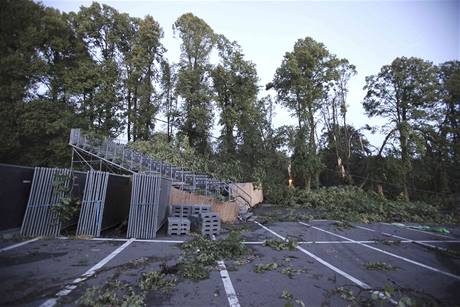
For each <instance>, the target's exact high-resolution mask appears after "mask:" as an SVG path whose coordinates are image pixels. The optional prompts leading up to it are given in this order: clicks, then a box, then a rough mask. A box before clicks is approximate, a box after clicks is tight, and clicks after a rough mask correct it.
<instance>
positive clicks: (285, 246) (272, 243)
mask: <svg viewBox="0 0 460 307" xmlns="http://www.w3.org/2000/svg"><path fill="white" fill-rule="evenodd" d="M264 245H265V246H268V247H271V248H273V249H275V250H278V251H280V250H295V249H296V247H297V241H296V240H290V239H289V240H287V241H281V240H266V241H265V242H264Z"/></svg>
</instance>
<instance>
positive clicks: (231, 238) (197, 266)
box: [177, 232, 252, 280]
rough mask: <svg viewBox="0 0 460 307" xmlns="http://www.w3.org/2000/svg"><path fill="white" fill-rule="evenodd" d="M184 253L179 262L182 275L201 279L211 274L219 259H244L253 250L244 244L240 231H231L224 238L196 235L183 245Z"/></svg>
mask: <svg viewBox="0 0 460 307" xmlns="http://www.w3.org/2000/svg"><path fill="white" fill-rule="evenodd" d="M181 249H182V254H181V258H180V260H179V262H178V264H177V268H178V273H179V275H180V276H182V277H184V278H187V279H192V280H200V279H206V278H208V276H209V271H210V270H211V269H212V268H213V267H215V266H216V265H217V261H219V260H228V259H232V260H236V261H238V260H239V259H242V258H244V257H246V256H248V255H250V254H251V253H252V250H251V249H249V248H248V247H246V246H245V245H244V244H242V238H241V235H240V233H239V232H230V234H229V235H228V237H227V238H226V239H224V240H211V239H209V238H208V237H205V236H201V235H195V237H194V239H193V240H191V241H188V242H185V243H183V244H182V245H181Z"/></svg>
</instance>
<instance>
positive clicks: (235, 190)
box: [69, 129, 252, 206]
mask: <svg viewBox="0 0 460 307" xmlns="http://www.w3.org/2000/svg"><path fill="white" fill-rule="evenodd" d="M69 145H70V146H72V148H73V149H74V150H76V151H77V152H82V153H85V154H87V155H90V156H93V157H96V158H97V159H100V160H101V161H104V162H105V163H107V164H109V165H111V166H114V167H117V168H119V169H122V170H124V171H127V172H130V173H132V174H135V173H151V174H156V175H160V176H162V177H165V178H169V179H171V180H172V186H174V187H177V188H179V189H180V190H183V191H189V192H193V193H201V194H204V195H205V196H212V197H215V198H217V199H222V198H223V199H225V200H235V199H237V198H239V199H241V200H242V201H243V202H244V203H245V204H246V205H249V206H251V205H252V197H251V196H250V195H249V194H248V193H247V192H246V191H244V190H243V189H242V188H241V187H239V186H237V185H236V184H233V183H232V182H226V181H222V180H219V179H217V178H214V177H213V176H210V175H203V174H196V173H195V172H193V171H189V170H186V169H184V168H182V167H178V166H175V165H171V164H169V163H166V162H164V161H158V160H155V159H152V158H150V157H148V156H146V155H144V154H142V153H140V152H138V151H136V150H134V149H132V148H130V147H128V146H126V145H125V144H119V143H116V142H115V141H114V140H113V139H110V138H107V137H104V138H99V137H94V136H90V135H88V134H84V133H82V131H81V130H80V129H72V130H71V132H70V141H69ZM88 165H89V164H88Z"/></svg>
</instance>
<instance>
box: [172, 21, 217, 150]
mask: <svg viewBox="0 0 460 307" xmlns="http://www.w3.org/2000/svg"><path fill="white" fill-rule="evenodd" d="M173 30H174V33H175V34H177V35H178V36H179V37H180V38H181V40H182V44H181V56H180V62H179V71H178V80H177V87H176V91H177V94H178V95H179V96H180V97H182V99H183V100H184V106H183V115H184V117H185V118H184V122H183V123H182V124H181V131H182V133H184V134H186V135H187V136H188V138H189V142H190V145H191V146H192V147H193V148H195V149H197V150H198V152H200V153H209V152H210V150H211V148H210V144H209V131H210V128H211V125H212V106H211V97H212V93H211V90H210V84H209V71H210V69H211V66H210V64H209V55H210V53H211V50H212V49H213V47H214V45H215V41H216V38H215V35H214V32H213V30H212V29H211V27H210V26H209V25H208V24H207V23H206V22H204V20H202V19H200V18H198V17H196V16H194V15H193V14H191V13H186V14H184V15H182V16H181V17H179V18H178V19H177V21H176V22H175V23H174V25H173Z"/></svg>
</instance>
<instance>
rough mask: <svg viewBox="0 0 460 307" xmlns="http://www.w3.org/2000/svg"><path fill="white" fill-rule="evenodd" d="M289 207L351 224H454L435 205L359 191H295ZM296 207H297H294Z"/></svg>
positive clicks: (352, 189) (354, 188) (336, 189)
mask: <svg viewBox="0 0 460 307" xmlns="http://www.w3.org/2000/svg"><path fill="white" fill-rule="evenodd" d="M285 204H286V205H288V206H289V205H290V206H295V207H297V208H309V209H313V211H314V212H315V213H314V215H315V217H316V218H327V219H334V220H339V221H352V222H364V223H373V222H382V221H387V222H394V221H402V222H415V223H453V222H455V220H454V219H453V218H452V217H451V216H449V215H444V214H441V213H440V212H439V211H438V208H436V207H435V206H433V205H430V204H427V203H423V202H408V201H405V200H388V199H386V198H384V197H383V196H381V195H380V194H377V193H374V192H366V191H364V190H362V189H360V188H358V187H354V186H343V187H328V188H320V189H317V190H312V191H310V192H308V191H305V190H300V189H292V190H291V193H289V194H288V198H287V199H286V200H285ZM293 204H295V205H293Z"/></svg>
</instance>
